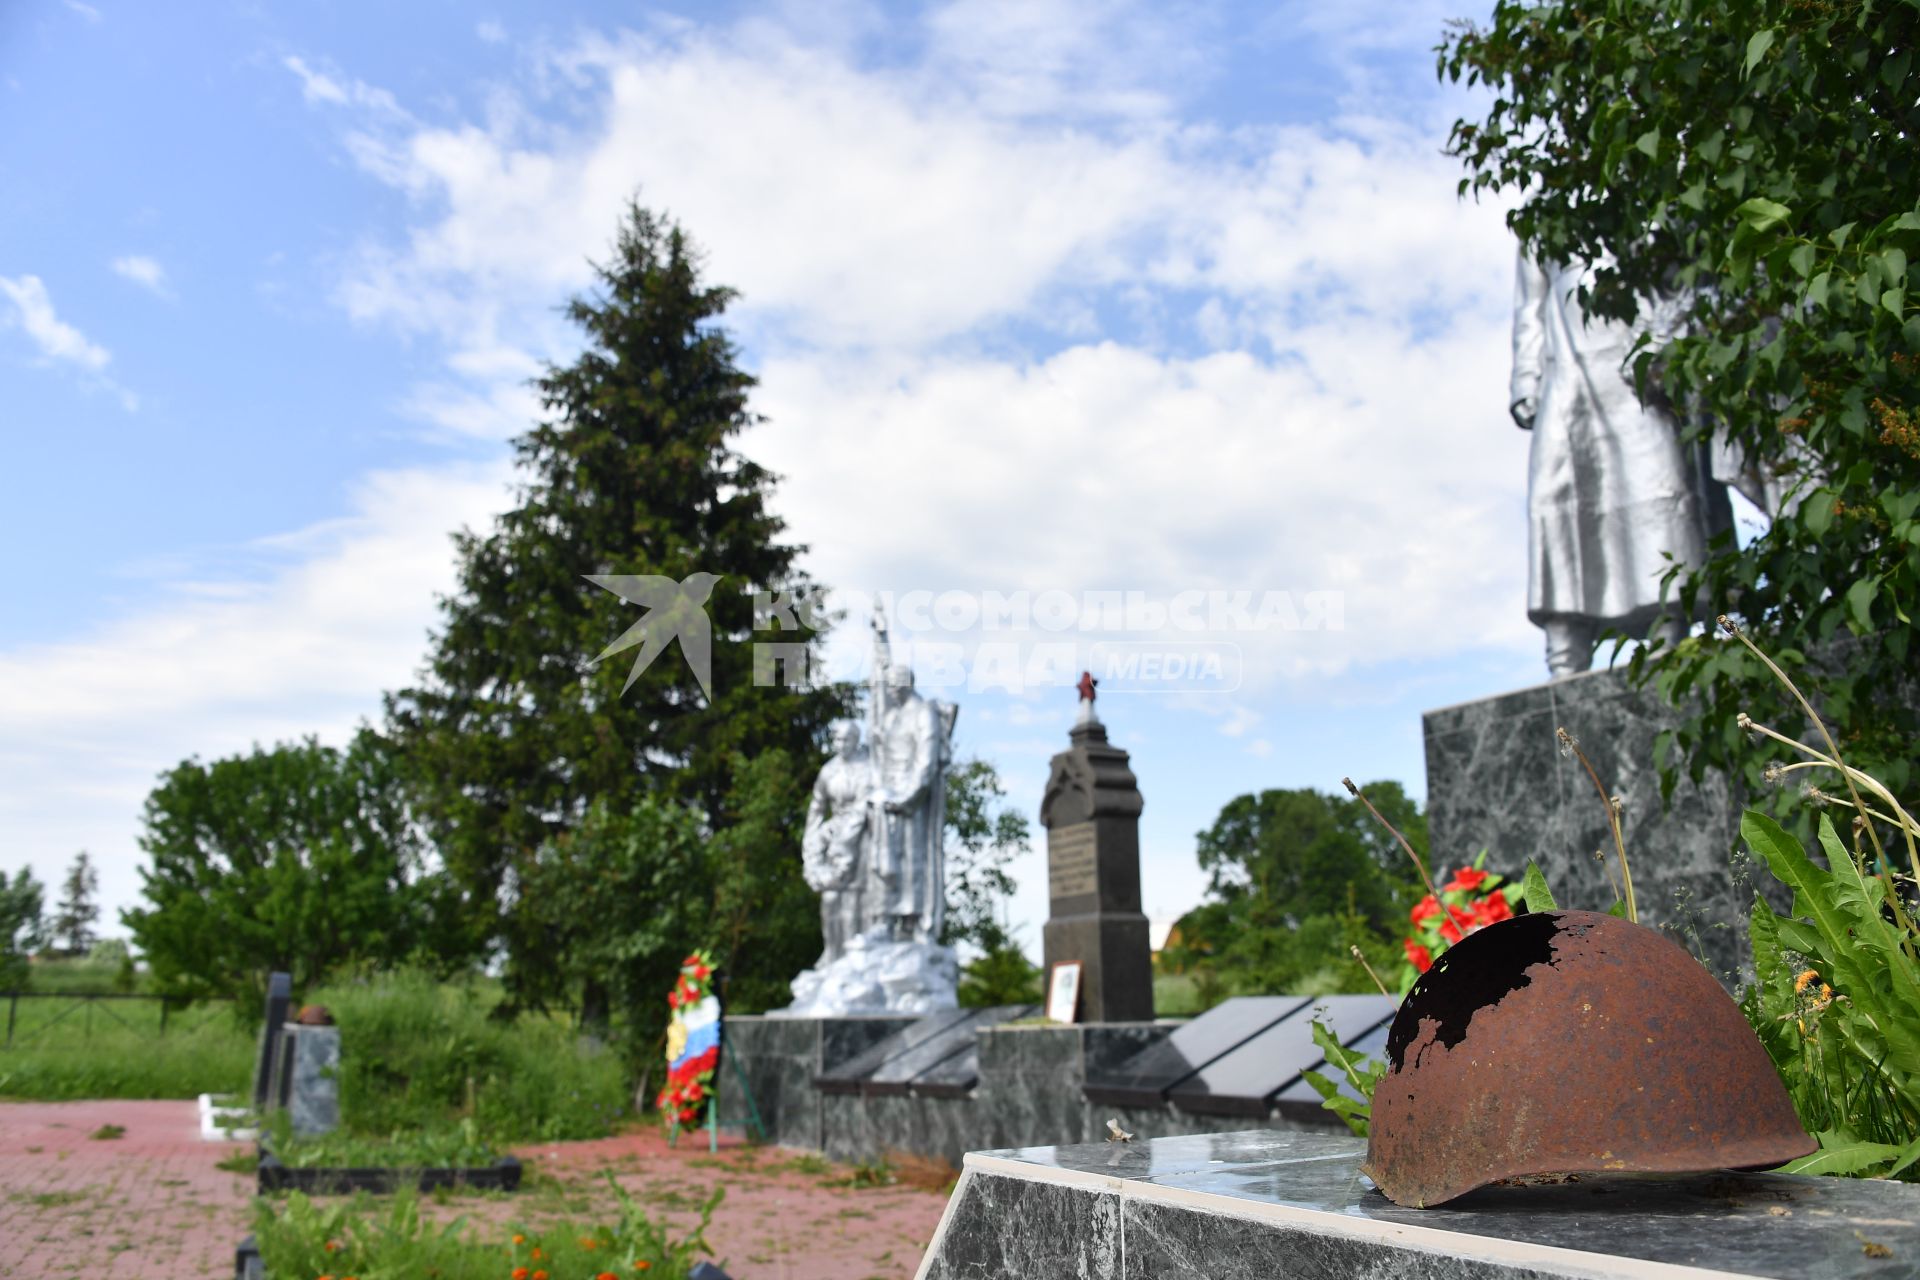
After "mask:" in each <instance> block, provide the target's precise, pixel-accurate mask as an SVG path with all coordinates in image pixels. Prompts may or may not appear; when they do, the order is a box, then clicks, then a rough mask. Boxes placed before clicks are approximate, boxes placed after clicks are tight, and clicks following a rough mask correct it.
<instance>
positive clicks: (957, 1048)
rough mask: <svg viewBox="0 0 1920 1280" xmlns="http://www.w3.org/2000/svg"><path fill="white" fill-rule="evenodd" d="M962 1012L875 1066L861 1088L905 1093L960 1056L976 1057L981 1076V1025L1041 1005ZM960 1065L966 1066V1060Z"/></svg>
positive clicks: (1029, 1011) (1028, 1015)
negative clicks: (925, 1076) (937, 1029)
mask: <svg viewBox="0 0 1920 1280" xmlns="http://www.w3.org/2000/svg"><path fill="white" fill-rule="evenodd" d="M962 1012H963V1016H962V1017H960V1018H958V1019H956V1020H955V1021H952V1022H949V1023H947V1024H946V1025H945V1026H943V1027H941V1028H940V1030H939V1031H937V1032H936V1033H934V1034H933V1035H929V1036H926V1037H923V1038H921V1039H919V1041H918V1042H917V1043H915V1044H914V1045H913V1046H912V1047H911V1048H909V1049H907V1050H906V1051H905V1052H902V1053H896V1054H894V1055H893V1056H892V1057H890V1058H888V1059H887V1060H886V1061H885V1062H882V1063H881V1064H880V1065H879V1066H878V1067H875V1068H874V1069H873V1071H872V1072H871V1073H869V1074H868V1075H867V1077H866V1079H864V1080H862V1081H861V1082H860V1092H861V1093H862V1094H866V1095H868V1096H874V1095H887V1094H893V1095H904V1094H906V1093H907V1091H908V1089H909V1088H910V1087H911V1086H913V1085H915V1084H917V1083H918V1082H919V1080H920V1078H921V1077H922V1076H924V1075H927V1074H928V1073H930V1072H936V1071H938V1070H939V1069H940V1068H941V1067H944V1066H946V1065H947V1064H948V1062H949V1061H950V1060H953V1059H960V1058H971V1059H972V1060H973V1062H974V1063H975V1064H976V1068H975V1071H974V1076H975V1078H978V1075H979V1071H978V1068H977V1064H978V1062H979V1060H980V1031H981V1029H982V1028H985V1027H991V1026H997V1025H998V1024H1000V1023H1002V1022H1012V1021H1014V1020H1015V1019H1017V1018H1031V1017H1033V1016H1034V1015H1036V1014H1038V1013H1039V1012H1040V1006H1039V1005H1034V1004H1005V1005H996V1006H994V1007H993V1008H990V1009H967V1010H963V1011H962ZM909 1030H911V1029H909ZM901 1034H903V1035H904V1034H906V1033H901ZM876 1048H878V1046H876ZM957 1065H958V1066H959V1067H962V1068H963V1067H964V1064H963V1063H962V1064H957ZM944 1078H945V1079H947V1080H949V1081H951V1080H953V1079H955V1078H957V1077H956V1076H955V1075H953V1074H951V1073H950V1074H949V1075H948V1076H947V1077H944Z"/></svg>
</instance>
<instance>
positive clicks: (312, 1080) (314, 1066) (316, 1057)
mask: <svg viewBox="0 0 1920 1280" xmlns="http://www.w3.org/2000/svg"><path fill="white" fill-rule="evenodd" d="M280 1044H281V1052H282V1053H283V1054H285V1055H286V1062H287V1094H286V1106H287V1118H288V1120H290V1121H291V1122H292V1124H293V1131H294V1132H295V1133H296V1134H299V1135H300V1136H301V1137H314V1136H317V1135H319V1134H323V1133H332V1132H333V1131H334V1130H335V1129H338V1128H339V1127H340V1081H339V1080H338V1079H337V1075H338V1073H339V1070H340V1028H338V1027H305V1026H300V1025H297V1024H295V1023H288V1024H287V1026H286V1028H285V1029H284V1030H282V1031H281V1033H280Z"/></svg>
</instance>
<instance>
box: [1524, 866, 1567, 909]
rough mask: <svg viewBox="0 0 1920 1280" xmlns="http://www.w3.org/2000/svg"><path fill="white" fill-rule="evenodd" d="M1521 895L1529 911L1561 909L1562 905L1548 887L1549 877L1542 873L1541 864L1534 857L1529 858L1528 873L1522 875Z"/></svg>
mask: <svg viewBox="0 0 1920 1280" xmlns="http://www.w3.org/2000/svg"><path fill="white" fill-rule="evenodd" d="M1520 897H1521V898H1522V900H1524V901H1525V902H1526V904H1527V910H1529V911H1558V910H1559V909H1560V905H1559V904H1558V903H1556V902H1555V901H1554V900H1553V890H1551V889H1549V888H1547V877H1546V876H1545V875H1544V874H1542V873H1541V871H1540V864H1539V863H1537V862H1535V861H1534V860H1533V859H1532V858H1528V859H1527V870H1526V874H1525V875H1523V876H1521V877H1520Z"/></svg>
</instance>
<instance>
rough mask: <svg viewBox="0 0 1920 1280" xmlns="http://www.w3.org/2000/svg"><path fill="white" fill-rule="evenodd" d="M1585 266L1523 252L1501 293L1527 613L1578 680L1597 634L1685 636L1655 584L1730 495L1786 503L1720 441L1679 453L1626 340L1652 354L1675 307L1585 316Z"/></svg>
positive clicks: (1771, 471)
mask: <svg viewBox="0 0 1920 1280" xmlns="http://www.w3.org/2000/svg"><path fill="white" fill-rule="evenodd" d="M1587 270H1588V268H1587V267H1585V266H1584V265H1581V264H1571V265H1551V266H1542V265H1541V264H1539V263H1536V262H1534V261H1532V260H1531V259H1529V258H1528V257H1527V256H1526V255H1525V254H1524V253H1523V254H1522V255H1521V259H1520V266H1519V273H1518V281H1517V283H1516V285H1515V289H1514V306H1513V386H1512V394H1511V397H1510V404H1511V406H1512V413H1513V418H1514V421H1515V422H1516V423H1518V424H1519V425H1520V426H1521V427H1523V428H1526V429H1529V430H1531V431H1532V432H1533V440H1532V452H1531V456H1530V461H1529V465H1528V478H1527V514H1528V520H1529V537H1528V553H1529V554H1528V566H1527V617H1528V618H1529V619H1531V620H1532V621H1533V623H1534V624H1535V625H1536V626H1538V627H1540V628H1541V629H1542V630H1544V631H1545V632H1546V639H1547V670H1548V672H1549V674H1551V675H1553V676H1556V677H1557V676H1563V675H1571V674H1573V673H1575V672H1580V671H1585V670H1586V669H1587V667H1588V665H1589V664H1590V663H1591V662H1592V660H1593V652H1594V646H1595V644H1596V642H1597V640H1598V638H1599V636H1600V633H1601V632H1603V631H1606V630H1614V631H1619V632H1622V633H1624V634H1626V635H1629V636H1633V637H1640V636H1646V635H1649V634H1650V633H1654V632H1658V633H1660V634H1661V636H1662V638H1663V639H1666V640H1668V641H1671V640H1673V639H1676V638H1678V636H1680V635H1682V634H1684V633H1685V630H1686V628H1687V627H1688V626H1689V625H1691V623H1692V622H1694V621H1695V617H1694V613H1695V612H1696V610H1695V609H1694V608H1692V607H1681V606H1679V605H1676V604H1674V603H1672V602H1670V601H1669V602H1663V601H1662V599H1661V578H1662V577H1663V576H1664V575H1665V573H1666V572H1667V570H1668V569H1669V568H1670V567H1671V564H1672V562H1677V563H1679V564H1680V565H1682V566H1684V567H1685V568H1688V569H1693V568H1697V567H1699V566H1700V565H1701V564H1703V563H1704V562H1705V561H1706V558H1707V551H1708V544H1709V543H1710V541H1711V540H1712V538H1713V537H1714V535H1716V534H1717V533H1720V532H1721V531H1723V530H1726V529H1729V528H1731V527H1732V523H1733V514H1732V508H1731V505H1730V503H1729V501H1728V498H1727V489H1728V488H1729V487H1732V488H1733V489H1736V490H1738V491H1739V492H1740V493H1741V494H1742V495H1743V496H1744V497H1746V499H1747V500H1748V501H1750V502H1752V503H1753V504H1754V506H1756V507H1758V508H1759V509H1760V510H1761V512H1762V513H1763V514H1765V515H1767V516H1769V517H1771V516H1772V515H1774V514H1775V513H1776V512H1778V511H1779V510H1780V509H1781V506H1782V504H1783V503H1785V502H1787V501H1790V500H1792V497H1793V495H1792V493H1791V492H1790V490H1789V489H1788V485H1787V483H1786V482H1785V481H1783V479H1782V475H1783V473H1784V470H1785V469H1784V468H1781V467H1779V466H1776V465H1762V462H1761V460H1756V459H1750V458H1747V457H1744V456H1742V455H1741V454H1740V452H1739V451H1738V450H1736V449H1735V448H1733V447H1732V446H1731V445H1730V444H1728V443H1727V442H1726V441H1725V440H1724V439H1723V438H1718V437H1716V438H1715V439H1713V440H1712V441H1711V442H1710V443H1704V444H1690V443H1688V442H1686V441H1684V440H1683V439H1682V438H1681V427H1680V422H1679V419H1678V417H1677V415H1676V413H1675V411H1674V409H1673V408H1672V406H1671V405H1669V404H1667V403H1666V402H1665V400H1664V398H1663V397H1660V396H1658V395H1655V396H1653V397H1650V399H1651V401H1652V403H1647V404H1643V403H1642V402H1641V400H1640V396H1639V395H1638V393H1637V392H1636V391H1635V389H1634V385H1633V381H1632V371H1631V368H1630V366H1629V364H1628V361H1629V360H1630V359H1631V357H1632V354H1633V349H1634V344H1635V342H1636V341H1637V340H1638V339H1639V337H1640V335H1641V334H1642V332H1647V333H1649V334H1650V335H1651V336H1652V338H1653V339H1654V341H1655V343H1656V345H1657V344H1658V343H1659V342H1661V341H1663V340H1664V339H1667V338H1670V337H1672V336H1673V335H1674V333H1675V331H1676V329H1677V325H1678V323H1679V319H1680V313H1681V310H1682V307H1681V304H1680V301H1679V300H1678V299H1674V298H1658V299H1651V300H1645V301H1643V303H1642V306H1641V308H1640V310H1641V316H1640V318H1639V319H1638V320H1637V321H1636V322H1635V323H1634V324H1632V325H1627V324H1621V323H1618V322H1616V321H1611V320H1605V319H1602V318H1599V317H1596V316H1589V315H1587V314H1585V312H1584V311H1583V310H1582V308H1581V306H1580V300H1579V289H1580V285H1581V282H1582V280H1583V279H1584V278H1585V276H1586V273H1587ZM1779 461H1781V460H1768V462H1769V463H1777V462H1779ZM1787 461H1794V460H1787ZM1802 461H1803V460H1802ZM1803 474H1804V472H1803ZM1669 557H1671V562H1670V561H1669V559H1668V558H1669Z"/></svg>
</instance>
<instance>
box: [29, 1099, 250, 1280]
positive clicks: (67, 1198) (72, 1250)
mask: <svg viewBox="0 0 1920 1280" xmlns="http://www.w3.org/2000/svg"><path fill="white" fill-rule="evenodd" d="M108 1124H117V1125H120V1126H121V1127H122V1128H124V1129H125V1130H126V1134H125V1136H124V1137H120V1138H113V1139H96V1138H90V1137H88V1135H89V1134H91V1133H93V1132H94V1131H95V1130H97V1129H99V1128H100V1127H101V1126H102V1125H108ZM246 1149H247V1148H246V1147H244V1146H243V1145H241V1144H238V1143H229V1142H203V1141H201V1138H200V1111H199V1108H198V1106H197V1105H196V1104H195V1103H192V1102H8V1103H0V1276H7V1277H21V1278H22V1280H26V1278H28V1277H31V1278H32V1280H42V1278H43V1277H44V1278H47V1280H51V1278H52V1277H64V1276H89V1277H91V1276H142V1277H162V1276H164V1277H173V1276H180V1277H187V1276H214V1275H222V1274H224V1275H232V1274H233V1248H234V1246H235V1245H236V1244H238V1243H239V1242H240V1237H241V1236H242V1235H244V1234H246V1221H247V1217H248V1214H249V1213H250V1211H251V1202H252V1193H253V1179H252V1177H251V1176H245V1177H243V1176H240V1175H237V1174H232V1173H228V1172H226V1171H225V1170H222V1169H216V1168H215V1167H214V1166H215V1165H216V1164H218V1163H219V1162H220V1161H222V1160H224V1159H226V1158H227V1157H228V1156H230V1155H233V1154H234V1153H236V1152H243V1151H245V1150H246Z"/></svg>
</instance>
